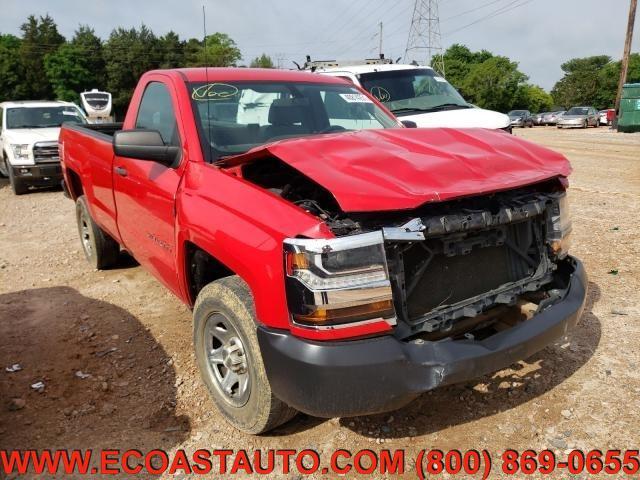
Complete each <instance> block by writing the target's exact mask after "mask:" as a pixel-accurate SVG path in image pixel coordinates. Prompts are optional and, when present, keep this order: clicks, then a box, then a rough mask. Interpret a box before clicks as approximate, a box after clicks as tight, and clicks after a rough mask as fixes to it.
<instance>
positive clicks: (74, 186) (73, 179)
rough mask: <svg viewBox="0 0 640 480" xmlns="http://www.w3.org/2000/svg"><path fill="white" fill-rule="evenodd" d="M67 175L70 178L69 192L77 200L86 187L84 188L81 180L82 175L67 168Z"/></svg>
mask: <svg viewBox="0 0 640 480" xmlns="http://www.w3.org/2000/svg"><path fill="white" fill-rule="evenodd" d="M67 177H68V178H69V183H70V185H67V188H68V189H69V193H70V194H71V197H72V198H73V199H74V200H75V199H76V198H78V197H79V196H80V195H83V194H84V189H83V188H82V181H81V180H80V175H78V174H77V173H76V172H75V171H73V170H71V169H70V168H67Z"/></svg>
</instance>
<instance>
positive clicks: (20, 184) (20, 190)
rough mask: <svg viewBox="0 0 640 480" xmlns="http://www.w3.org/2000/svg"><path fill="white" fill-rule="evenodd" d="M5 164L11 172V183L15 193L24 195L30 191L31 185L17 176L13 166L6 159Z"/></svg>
mask: <svg viewBox="0 0 640 480" xmlns="http://www.w3.org/2000/svg"><path fill="white" fill-rule="evenodd" d="M5 165H6V168H7V172H8V173H9V183H11V189H12V190H13V193H14V194H15V195H24V194H25V193H27V192H28V191H29V185H27V184H26V183H24V181H23V180H22V179H20V178H16V176H15V174H14V173H13V168H11V165H9V162H7V161H6V160H5Z"/></svg>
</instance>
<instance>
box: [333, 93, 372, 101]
mask: <svg viewBox="0 0 640 480" xmlns="http://www.w3.org/2000/svg"><path fill="white" fill-rule="evenodd" d="M340 96H341V97H342V99H343V100H344V101H345V102H348V103H373V102H372V101H371V100H370V99H369V98H368V97H367V96H366V95H363V94H361V93H341V94H340Z"/></svg>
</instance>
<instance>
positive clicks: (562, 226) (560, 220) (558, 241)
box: [547, 193, 572, 258]
mask: <svg viewBox="0 0 640 480" xmlns="http://www.w3.org/2000/svg"><path fill="white" fill-rule="evenodd" d="M571 229H572V226H571V214H570V212H569V202H568V200H567V194H566V193H562V194H560V195H559V196H557V197H556V198H555V199H554V201H553V203H552V204H551V205H550V207H549V209H548V216H547V242H548V244H549V246H550V248H551V251H552V253H553V254H554V255H556V256H557V257H558V258H564V257H566V256H567V254H568V253H569V247H570V246H571Z"/></svg>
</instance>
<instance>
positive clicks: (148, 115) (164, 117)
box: [135, 82, 180, 147]
mask: <svg viewBox="0 0 640 480" xmlns="http://www.w3.org/2000/svg"><path fill="white" fill-rule="evenodd" d="M135 126H136V128H146V129H149V130H157V131H158V132H160V136H161V137H162V140H163V141H164V143H165V145H172V146H176V147H177V146H180V136H179V134H178V126H177V122H176V116H175V113H174V110H173V104H172V103H171V95H169V91H168V90H167V87H166V86H165V85H163V84H162V83H159V82H151V83H149V85H147V88H146V89H145V91H144V94H143V95H142V101H141V102H140V108H139V110H138V118H137V119H136V125H135Z"/></svg>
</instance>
